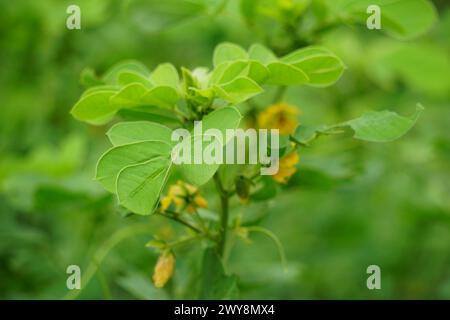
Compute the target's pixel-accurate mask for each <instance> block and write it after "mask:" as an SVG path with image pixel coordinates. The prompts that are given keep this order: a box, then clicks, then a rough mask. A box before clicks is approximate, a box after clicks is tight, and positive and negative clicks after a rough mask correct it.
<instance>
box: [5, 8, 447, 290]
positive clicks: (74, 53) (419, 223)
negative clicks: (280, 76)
mask: <svg viewBox="0 0 450 320" xmlns="http://www.w3.org/2000/svg"><path fill="white" fill-rule="evenodd" d="M238 3H239V2H238V1H228V2H227V1H218V0H217V1H215V0H205V1H182V0H170V1H156V0H149V1H137V0H134V1H118V0H98V1H91V0H79V1H61V0H58V1H56V0H55V1H51V0H45V1H33V0H28V1H27V0H20V1H1V2H0V104H1V105H0V298H2V299H22V298H29V299H45V298H50V299H61V298H64V297H67V294H68V290H67V288H66V278H67V274H66V267H67V266H68V265H71V264H76V265H79V266H80V267H81V270H82V272H83V271H84V270H86V268H92V264H94V265H96V264H98V265H99V268H98V270H97V271H96V272H95V273H94V274H93V276H92V279H91V281H90V282H89V283H88V284H86V285H85V286H84V287H83V290H82V291H81V292H80V293H79V295H78V298H83V299H166V298H195V296H194V293H193V292H192V291H191V290H190V288H191V285H192V282H195V281H196V280H198V278H197V279H196V278H195V277H194V278H193V279H192V277H190V276H189V275H190V274H192V269H191V264H190V263H189V261H192V260H195V259H198V257H199V250H200V249H199V248H195V247H186V248H182V249H181V250H180V251H179V252H177V265H176V271H175V276H174V280H173V281H171V282H170V284H169V286H168V287H167V288H165V289H163V290H157V289H155V288H154V287H153V285H152V283H151V273H152V270H153V266H154V264H155V261H156V258H157V253H155V252H153V251H151V250H149V249H147V248H145V247H144V244H145V243H146V242H147V241H148V240H150V239H151V234H152V233H154V234H158V235H161V236H166V237H170V236H172V235H174V234H177V233H179V232H181V231H180V229H179V228H178V227H177V226H175V225H172V224H169V223H167V222H166V221H163V220H161V219H160V218H158V217H134V216H130V217H129V216H127V217H125V216H124V213H123V211H122V210H121V209H120V208H119V207H118V206H117V204H116V201H115V199H114V198H113V197H112V196H110V195H109V194H107V193H106V192H105V191H104V190H103V189H102V188H101V187H100V186H99V185H98V184H97V183H96V182H95V181H93V179H92V177H93V174H94V167H95V162H96V159H97V158H98V157H99V155H100V154H101V153H102V152H103V151H104V150H105V149H106V148H107V145H108V143H107V139H106V136H105V134H104V132H105V129H106V128H105V127H92V126H89V125H86V124H82V123H79V122H77V121H75V120H74V119H73V118H72V117H71V116H70V114H69V111H70V109H71V107H72V106H73V104H74V103H75V102H76V101H77V99H78V98H79V96H80V94H81V92H82V91H83V87H82V85H81V84H80V74H81V73H82V71H83V70H84V69H85V68H86V67H90V68H92V69H94V70H96V71H97V72H98V73H99V74H102V73H103V72H104V71H105V70H107V69H108V68H109V67H110V66H111V65H113V64H114V63H116V62H118V61H121V60H124V59H137V60H140V61H142V62H144V63H145V64H146V65H147V66H148V67H149V68H153V67H154V66H156V65H157V64H158V63H161V62H172V63H173V64H174V65H176V66H177V67H181V66H185V67H189V68H193V67H196V66H206V67H211V56H212V52H213V49H214V47H215V46H216V45H217V44H218V43H220V42H222V41H231V42H236V43H238V44H241V45H242V46H244V47H247V46H249V45H250V44H252V43H254V42H263V43H267V35H266V34H264V32H261V31H258V32H257V31H255V29H254V28H252V26H249V24H248V23H246V21H245V19H243V17H242V16H241V12H240V8H239V4H238ZM434 3H435V6H436V8H437V11H438V15H439V20H438V21H437V22H436V23H435V24H434V26H433V28H432V29H431V30H429V32H427V33H426V34H424V35H422V36H420V37H418V38H415V39H413V40H410V41H399V40H396V39H394V38H391V37H389V36H388V35H386V34H384V33H380V32H371V31H368V30H367V29H365V28H359V27H355V26H348V25H341V26H338V27H336V28H332V29H330V30H324V32H322V33H321V34H320V36H318V37H317V38H316V39H314V43H315V44H323V45H325V46H326V47H328V48H329V49H331V50H333V51H334V52H336V53H337V54H338V55H339V56H340V57H341V58H342V59H343V61H344V62H345V63H346V65H347V66H348V69H347V70H346V72H345V74H344V76H343V77H342V79H341V80H340V81H339V82H338V83H337V84H336V85H335V86H332V87H330V88H327V89H312V88H306V87H300V88H290V89H289V90H288V92H287V96H286V101H288V102H289V103H291V104H295V105H296V106H298V107H299V109H301V111H302V114H301V116H300V122H301V123H304V124H323V123H325V124H330V123H336V122H338V121H343V120H347V119H351V118H354V117H357V116H359V115H360V114H362V113H363V112H365V111H368V110H382V109H390V110H393V111H396V112H398V113H399V114H402V115H409V114H411V113H413V111H414V108H415V105H416V103H418V102H420V103H422V104H423V105H424V106H425V107H426V110H425V112H423V114H422V117H421V118H420V120H419V122H418V123H417V125H416V126H415V127H414V129H413V130H412V131H411V132H410V133H408V134H407V135H406V136H404V137H403V138H402V139H400V140H398V141H396V142H393V143H389V144H370V143H362V142H357V141H355V140H352V139H351V138H350V136H348V137H347V136H344V137H333V138H324V139H321V140H319V141H318V143H317V144H315V145H314V146H313V147H312V148H308V149H305V150H304V152H302V155H301V161H300V163H299V165H298V171H297V173H296V174H295V176H294V177H293V178H292V180H291V181H290V183H289V184H288V185H287V186H285V187H283V188H282V190H281V192H279V195H278V196H277V197H276V198H275V199H273V200H271V201H269V202H265V203H256V204H249V205H246V206H242V205H239V204H238V203H236V206H235V207H234V209H233V211H235V212H236V211H239V212H245V213H244V214H245V215H248V216H251V215H252V214H257V215H259V216H260V217H261V219H260V224H261V226H264V227H267V228H269V229H271V230H272V231H273V232H274V233H275V234H276V235H277V236H278V237H279V238H280V240H281V241H282V243H283V245H284V248H285V250H286V255H287V260H288V268H287V271H284V270H283V268H282V267H281V265H280V262H279V257H278V253H277V251H276V248H275V247H274V245H273V243H272V242H270V241H269V240H268V239H267V238H265V237H263V236H259V235H254V236H252V237H251V238H252V243H251V244H247V243H243V242H239V241H237V242H236V246H235V248H234V249H233V251H232V253H231V255H230V258H229V261H228V266H227V270H228V271H229V272H231V273H236V274H238V276H239V289H240V296H239V297H240V298H247V299H362V298H369V299H381V298H389V299H390V298H395V299H411V298H423V299H430V298H438V299H450V196H449V191H450V166H449V161H450V134H449V128H450V105H449V103H450V6H449V5H448V1H434ZM69 4H78V5H79V6H80V7H81V17H82V21H81V26H82V28H81V30H68V29H67V28H66V26H65V22H66V18H67V16H68V15H67V14H66V8H67V6H68V5H69ZM264 28H266V30H272V28H271V27H270V25H267V26H264V27H263V30H264ZM288 32H289V30H282V31H279V33H278V34H276V35H275V36H274V37H272V39H276V43H270V44H271V45H274V46H275V47H277V46H282V45H283V39H284V37H286V38H288V36H287V33H288ZM260 101H261V102H262V103H264V97H262V98H261V100H260ZM207 189H208V188H207ZM206 197H207V198H208V201H209V203H210V209H211V210H214V209H215V207H216V206H217V205H218V203H217V199H215V196H214V194H208V192H207V191H206ZM261 213H264V214H263V215H262V216H261ZM136 223H148V224H149V226H150V228H151V229H152V232H150V233H149V234H137V235H135V236H130V237H126V238H125V237H124V238H123V239H121V236H120V235H119V236H117V233H116V232H117V231H118V230H121V229H122V228H124V227H126V226H129V225H133V224H136ZM111 239H112V240H111ZM116 240H117V243H115V242H116ZM110 245H111V246H110ZM109 246H110V247H109ZM102 250H105V252H106V251H107V254H106V255H105V256H104V257H102V252H103V251H102ZM100 262H101V263H100ZM371 264H376V265H379V266H380V267H381V271H382V289H381V290H372V291H371V290H368V289H367V287H366V279H367V276H368V275H367V274H366V268H367V266H369V265H371ZM89 266H91V267H89ZM200 276H201V275H200Z"/></svg>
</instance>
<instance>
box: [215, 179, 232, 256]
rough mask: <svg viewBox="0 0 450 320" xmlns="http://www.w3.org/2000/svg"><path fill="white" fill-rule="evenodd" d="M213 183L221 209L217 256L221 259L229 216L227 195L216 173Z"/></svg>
mask: <svg viewBox="0 0 450 320" xmlns="http://www.w3.org/2000/svg"><path fill="white" fill-rule="evenodd" d="M214 182H215V183H216V188H217V191H218V192H219V196H220V207H221V215H220V237H219V242H218V251H219V255H220V256H221V257H223V254H224V252H225V246H226V242H227V232H228V216H229V203H228V200H229V194H228V192H227V191H226V190H225V189H224V188H223V186H222V181H220V177H219V175H218V174H217V173H216V174H215V175H214Z"/></svg>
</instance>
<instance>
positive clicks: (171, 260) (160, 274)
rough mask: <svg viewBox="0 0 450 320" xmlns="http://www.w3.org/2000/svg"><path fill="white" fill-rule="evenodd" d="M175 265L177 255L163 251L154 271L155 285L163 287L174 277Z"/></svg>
mask: <svg viewBox="0 0 450 320" xmlns="http://www.w3.org/2000/svg"><path fill="white" fill-rule="evenodd" d="M174 267H175V257H174V256H173V254H172V253H171V252H164V253H162V254H161V255H160V256H159V258H158V261H157V262H156V265H155V270H154V271H153V283H154V284H155V287H157V288H162V287H164V285H165V284H166V283H167V281H169V279H170V278H171V277H172V274H173V269H174Z"/></svg>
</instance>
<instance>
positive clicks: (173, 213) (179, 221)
mask: <svg viewBox="0 0 450 320" xmlns="http://www.w3.org/2000/svg"><path fill="white" fill-rule="evenodd" d="M165 212H166V213H167V214H164V213H162V212H155V213H156V214H158V215H160V216H163V217H166V218H168V219H171V220H173V221H176V222H178V223H180V224H182V225H184V226H186V227H188V228H189V229H191V230H193V231H195V232H196V233H200V234H203V231H202V230H200V229H199V228H197V227H196V226H193V225H192V224H190V223H189V222H187V221H184V220H183V219H181V218H179V217H177V216H176V215H175V214H176V213H175V212H172V211H169V210H165Z"/></svg>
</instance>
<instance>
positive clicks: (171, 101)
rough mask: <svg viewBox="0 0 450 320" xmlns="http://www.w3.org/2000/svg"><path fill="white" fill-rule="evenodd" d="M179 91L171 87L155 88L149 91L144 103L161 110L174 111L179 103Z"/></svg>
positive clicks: (143, 99) (143, 98)
mask: <svg viewBox="0 0 450 320" xmlns="http://www.w3.org/2000/svg"><path fill="white" fill-rule="evenodd" d="M178 98H179V97H178V94H177V91H176V90H175V89H174V88H172V87H169V86H160V87H155V88H153V89H151V90H150V91H148V92H147V93H146V94H145V95H144V96H143V97H142V102H143V103H145V104H149V105H152V106H156V107H159V108H165V109H172V108H173V106H174V105H175V104H176V103H177V101H178Z"/></svg>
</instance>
